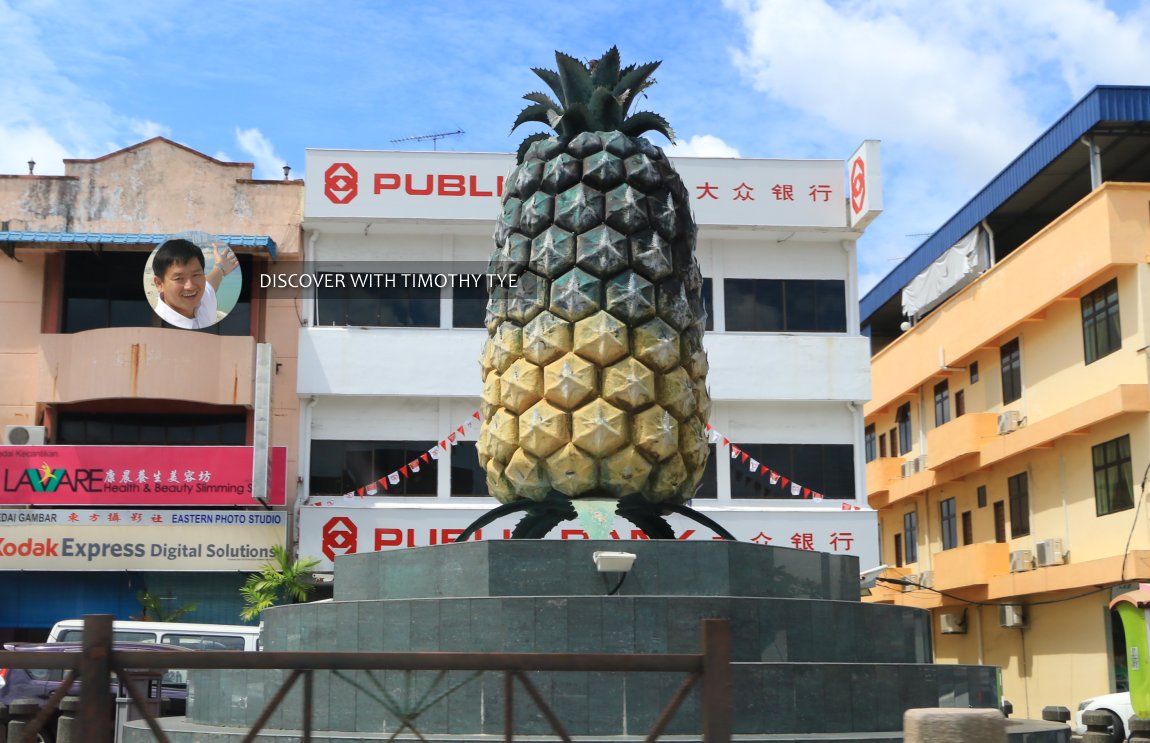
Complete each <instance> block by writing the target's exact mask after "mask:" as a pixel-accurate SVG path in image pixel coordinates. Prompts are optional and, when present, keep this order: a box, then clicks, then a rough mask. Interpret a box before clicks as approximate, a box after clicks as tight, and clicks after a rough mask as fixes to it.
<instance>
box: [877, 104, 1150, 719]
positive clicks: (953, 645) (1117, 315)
mask: <svg viewBox="0 0 1150 743" xmlns="http://www.w3.org/2000/svg"><path fill="white" fill-rule="evenodd" d="M1148 124H1150V88H1110V87H1100V88H1095V89H1094V90H1093V91H1091V92H1090V94H1088V95H1087V96H1086V97H1085V98H1083V99H1082V100H1081V101H1080V102H1079V103H1078V104H1077V105H1076V106H1075V107H1074V108H1073V109H1072V110H1071V111H1070V112H1068V113H1067V114H1066V115H1065V116H1064V117H1063V118H1062V119H1060V120H1059V121H1058V122H1057V123H1056V124H1055V125H1054V126H1052V127H1051V128H1050V129H1049V130H1048V131H1047V132H1046V133H1044V134H1043V135H1042V137H1041V138H1039V139H1038V140H1037V141H1036V142H1035V143H1034V144H1033V145H1032V146H1031V147H1030V148H1028V149H1027V150H1026V151H1025V152H1023V153H1022V154H1021V155H1020V156H1019V157H1018V158H1017V159H1016V160H1015V161H1014V162H1013V163H1011V165H1010V166H1008V167H1007V168H1006V169H1005V170H1004V171H1003V172H1002V173H1001V174H999V176H997V177H996V178H995V180H993V181H992V182H991V183H989V184H988V185H987V186H986V187H985V188H984V189H983V190H982V191H981V192H980V193H979V194H978V195H976V196H975V197H974V199H972V200H971V201H970V202H969V203H968V204H967V205H965V206H964V207H963V209H962V210H960V211H959V212H958V214H956V215H955V216H954V217H953V218H952V219H951V220H950V221H949V222H948V223H947V224H946V225H944V226H943V227H942V228H941V229H940V230H939V231H938V232H937V233H935V234H934V235H933V236H932V237H931V238H930V239H929V240H927V241H926V242H925V243H924V244H923V245H922V246H921V247H920V248H919V249H918V250H917V251H916V252H915V254H914V255H912V256H910V257H909V258H907V260H906V261H904V263H903V264H902V265H900V266H899V267H898V268H897V269H895V271H894V272H892V274H891V275H890V276H888V277H886V278H885V279H884V280H883V281H882V282H880V284H879V285H878V286H876V287H875V288H874V289H873V290H872V291H871V292H870V293H869V294H868V295H867V296H866V297H864V299H863V300H862V302H861V313H860V314H861V317H862V319H863V325H864V332H869V334H870V336H871V338H872V350H873V352H874V353H873V358H872V367H871V376H872V380H873V398H872V400H871V402H870V403H868V404H867V406H866V407H865V421H866V434H865V439H866V449H867V453H866V458H867V461H868V463H867V470H866V480H867V485H866V489H867V497H868V500H869V502H870V504H871V506H872V507H874V508H875V509H876V510H877V511H878V512H879V528H880V543H881V554H882V561H883V563H885V564H886V565H888V566H889V568H888V569H887V570H886V571H885V572H884V573H883V574H882V577H883V578H894V579H900V578H901V579H903V580H904V581H905V582H906V583H908V584H910V585H900V584H898V583H884V582H883V581H882V580H881V579H880V581H879V582H878V584H877V586H876V587H875V588H874V589H873V590H872V591H871V595H870V597H869V598H867V599H865V600H869V601H875V602H886V603H896V604H903V605H910V606H918V607H922V608H924V609H928V610H930V611H931V613H932V614H933V615H934V619H935V621H934V622H933V627H934V649H935V658H936V660H937V661H938V662H940V663H986V664H990V665H996V666H1000V667H1001V668H1002V675H1003V685H1004V693H1005V696H1006V698H1007V699H1009V700H1010V701H1011V702H1012V703H1013V705H1014V710H1015V713H1016V714H1017V715H1019V716H1022V717H1031V718H1036V717H1040V716H1041V713H1042V708H1043V707H1045V706H1047V705H1063V706H1066V707H1069V708H1071V709H1074V708H1075V707H1076V706H1077V704H1078V702H1079V701H1080V700H1081V699H1084V698H1086V697H1089V696H1093V695H1097V694H1103V693H1108V692H1111V691H1121V690H1125V688H1126V687H1125V671H1124V666H1125V645H1124V642H1123V637H1122V630H1121V628H1120V625H1119V623H1118V621H1117V618H1116V617H1112V616H1111V614H1110V612H1109V610H1108V608H1107V606H1108V604H1109V602H1110V599H1111V598H1112V596H1114V595H1116V594H1118V593H1121V592H1123V591H1124V590H1128V589H1129V587H1130V584H1132V583H1136V582H1138V581H1140V580H1148V579H1150V506H1147V504H1145V503H1144V502H1143V500H1144V498H1145V494H1144V483H1145V479H1146V474H1147V472H1150V355H1148V349H1150V264H1148V260H1150V207H1148V205H1150V162H1148V155H1147V153H1148V152H1150V136H1147V133H1146V127H1147V125H1148ZM864 567H866V566H864ZM918 586H923V587H921V588H920V587H918Z"/></svg>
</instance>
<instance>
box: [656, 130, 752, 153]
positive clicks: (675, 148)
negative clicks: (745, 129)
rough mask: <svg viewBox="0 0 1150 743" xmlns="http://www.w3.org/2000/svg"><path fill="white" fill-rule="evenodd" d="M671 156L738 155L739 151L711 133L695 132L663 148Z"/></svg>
mask: <svg viewBox="0 0 1150 743" xmlns="http://www.w3.org/2000/svg"><path fill="white" fill-rule="evenodd" d="M664 149H665V151H666V153H667V154H668V155H669V156H671V157H738V156H739V151H738V150H736V149H735V148H734V147H732V146H731V145H729V144H727V143H726V142H724V141H723V140H721V139H719V138H718V137H716V136H714V135H713V134H696V135H695V136H693V137H690V138H689V139H685V140H684V139H680V140H679V141H678V142H676V143H675V144H673V145H670V146H669V147H666V148H664Z"/></svg>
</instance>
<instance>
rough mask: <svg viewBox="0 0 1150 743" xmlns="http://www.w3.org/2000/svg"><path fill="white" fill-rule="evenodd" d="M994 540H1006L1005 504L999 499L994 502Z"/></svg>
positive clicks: (1000, 541) (999, 542) (1000, 542)
mask: <svg viewBox="0 0 1150 743" xmlns="http://www.w3.org/2000/svg"><path fill="white" fill-rule="evenodd" d="M994 541H995V542H997V543H998V544H1002V543H1004V542H1005V541H1006V505H1005V504H1004V503H1003V502H1002V501H1000V500H996V501H995V502H994Z"/></svg>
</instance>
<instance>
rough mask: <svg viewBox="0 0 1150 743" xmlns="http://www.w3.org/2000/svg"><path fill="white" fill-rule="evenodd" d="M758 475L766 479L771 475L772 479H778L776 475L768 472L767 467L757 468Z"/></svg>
mask: <svg viewBox="0 0 1150 743" xmlns="http://www.w3.org/2000/svg"><path fill="white" fill-rule="evenodd" d="M759 474H760V475H762V476H763V477H766V476H767V475H773V476H774V477H778V475H774V473H772V472H771V471H770V469H768V468H767V467H760V468H759Z"/></svg>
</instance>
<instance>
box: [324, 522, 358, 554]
mask: <svg viewBox="0 0 1150 743" xmlns="http://www.w3.org/2000/svg"><path fill="white" fill-rule="evenodd" d="M358 536H359V529H357V528H356V526H355V522H354V521H352V520H351V519H349V518H348V517H347V516H336V517H335V518H333V519H330V520H329V521H328V522H327V523H326V524H324V525H323V548H322V549H323V554H324V557H326V558H327V559H329V560H331V561H332V562H335V557H336V555H352V554H355V545H356V538H357V537H358Z"/></svg>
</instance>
